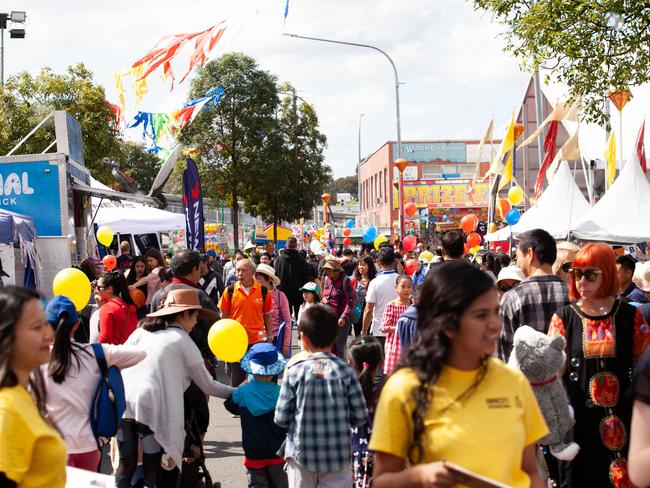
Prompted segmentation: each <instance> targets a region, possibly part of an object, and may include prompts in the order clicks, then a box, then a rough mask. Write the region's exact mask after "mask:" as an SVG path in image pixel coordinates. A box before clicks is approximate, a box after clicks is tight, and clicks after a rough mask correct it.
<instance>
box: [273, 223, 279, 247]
mask: <svg viewBox="0 0 650 488" xmlns="http://www.w3.org/2000/svg"><path fill="white" fill-rule="evenodd" d="M273 246H275V249H276V250H277V249H278V219H277V218H276V217H273Z"/></svg>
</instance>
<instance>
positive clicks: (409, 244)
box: [402, 235, 418, 252]
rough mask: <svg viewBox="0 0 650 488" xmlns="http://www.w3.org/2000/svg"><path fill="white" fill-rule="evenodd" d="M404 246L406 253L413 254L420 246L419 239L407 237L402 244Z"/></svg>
mask: <svg viewBox="0 0 650 488" xmlns="http://www.w3.org/2000/svg"><path fill="white" fill-rule="evenodd" d="M402 244H403V246H404V251H405V252H411V251H412V250H413V249H415V246H417V245H418V239H417V237H415V236H413V235H411V236H406V237H405V238H404V242H403V243H402Z"/></svg>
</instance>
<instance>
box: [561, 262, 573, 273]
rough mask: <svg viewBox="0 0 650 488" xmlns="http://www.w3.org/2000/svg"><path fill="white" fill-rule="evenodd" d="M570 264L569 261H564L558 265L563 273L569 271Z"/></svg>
mask: <svg viewBox="0 0 650 488" xmlns="http://www.w3.org/2000/svg"><path fill="white" fill-rule="evenodd" d="M572 264H573V263H572V262H571V261H565V262H564V263H562V266H560V269H561V270H562V271H564V272H565V273H568V272H569V271H571V265H572Z"/></svg>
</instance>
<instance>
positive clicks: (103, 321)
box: [99, 297, 138, 345]
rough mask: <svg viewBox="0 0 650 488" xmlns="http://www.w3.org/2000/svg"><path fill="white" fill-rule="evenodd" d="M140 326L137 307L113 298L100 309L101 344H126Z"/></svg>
mask: <svg viewBox="0 0 650 488" xmlns="http://www.w3.org/2000/svg"><path fill="white" fill-rule="evenodd" d="M137 326H138V314H137V312H136V310H135V306H133V305H127V303H126V302H125V301H124V300H122V299H121V298H117V297H113V298H111V299H110V300H109V301H108V302H107V303H105V304H104V305H103V306H102V307H101V308H100V309H99V342H101V343H103V344H114V345H117V344H124V343H125V342H126V340H127V339H128V338H129V336H130V335H131V334H132V333H133V331H134V330H135V329H136V327H137Z"/></svg>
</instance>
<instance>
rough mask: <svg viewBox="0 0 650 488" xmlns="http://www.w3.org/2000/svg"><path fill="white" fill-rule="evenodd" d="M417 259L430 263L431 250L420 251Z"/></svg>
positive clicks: (431, 257)
mask: <svg viewBox="0 0 650 488" xmlns="http://www.w3.org/2000/svg"><path fill="white" fill-rule="evenodd" d="M418 259H419V260H420V261H426V262H427V263H430V262H431V260H432V259H433V253H432V252H431V251H422V252H421V253H420V255H419V256H418Z"/></svg>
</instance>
